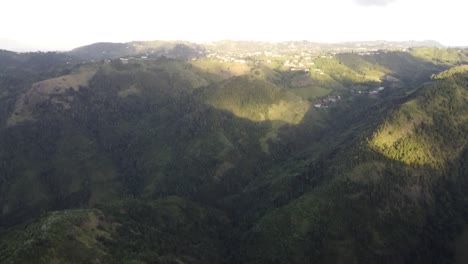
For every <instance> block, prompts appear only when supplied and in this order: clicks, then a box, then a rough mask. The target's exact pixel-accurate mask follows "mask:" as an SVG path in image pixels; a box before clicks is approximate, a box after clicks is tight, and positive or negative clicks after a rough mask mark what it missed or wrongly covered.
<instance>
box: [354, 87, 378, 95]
mask: <svg viewBox="0 0 468 264" xmlns="http://www.w3.org/2000/svg"><path fill="white" fill-rule="evenodd" d="M383 90H385V87H382V86H381V87H378V88H375V89H371V90H368V91H366V90H364V91H361V90H354V89H352V90H351V92H352V93H356V94H378V93H379V92H381V91H383Z"/></svg>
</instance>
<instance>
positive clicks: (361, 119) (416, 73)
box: [0, 41, 468, 264]
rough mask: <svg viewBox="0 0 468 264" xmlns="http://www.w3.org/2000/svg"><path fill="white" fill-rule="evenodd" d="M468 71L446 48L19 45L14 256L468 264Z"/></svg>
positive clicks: (7, 133)
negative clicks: (47, 48)
mask: <svg viewBox="0 0 468 264" xmlns="http://www.w3.org/2000/svg"><path fill="white" fill-rule="evenodd" d="M466 65H468V50H467V49H461V48H460V49H459V48H443V47H440V46H439V44H437V43H435V42H434V43H433V42H430V43H429V44H428V43H413V42H411V43H407V42H382V41H377V42H356V43H353V42H349V43H339V44H328V45H326V44H318V43H312V42H307V41H302V42H280V43H266V42H243V41H220V42H212V43H207V44H195V43H189V42H170V41H151V42H141V41H138V42H130V43H96V44H92V45H89V46H83V47H79V48H77V49H74V50H72V51H69V52H48V53H15V52H9V51H3V50H0V145H1V148H0V209H1V211H0V212H1V213H0V263H31V262H34V263H66V262H69V263H252V264H253V263H256V264H259V263H392V264H393V263H397V264H398V263H402V264H403V263H463V260H464V259H465V257H464V255H463V252H464V251H463V250H464V248H465V246H466V243H465V240H466V239H464V237H465V236H464V235H463V237H461V238H460V237H459V236H460V234H461V233H462V232H461V230H463V228H465V229H466V223H467V222H468V211H467V210H466V208H468V207H467V204H466V203H467V198H468V197H467V194H466V187H468V162H467V161H468V147H467V146H468V137H467V135H468V70H467V66H466ZM465 231H466V230H465ZM465 233H466V232H464V233H463V234H465ZM460 252H461V253H460Z"/></svg>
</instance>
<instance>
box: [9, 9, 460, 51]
mask: <svg viewBox="0 0 468 264" xmlns="http://www.w3.org/2000/svg"><path fill="white" fill-rule="evenodd" d="M467 7H468V1H466V0H170V1H159V0H131V1H121V0H113V1H112V0H1V2H0V8H1V11H2V12H1V15H0V25H1V26H0V49H10V50H18V51H24V50H69V49H72V48H75V47H78V46H81V45H86V44H91V43H94V42H102V41H109V42H126V41H132V40H159V39H162V40H189V41H195V42H207V41H216V40H223V39H233V40H259V41H285V40H309V41H320V42H338V41H356V40H398V41H401V40H426V39H433V40H437V41H440V42H441V43H442V44H444V45H449V46H457V45H460V46H461V45H463V46H466V45H468V34H466V29H467V28H466V27H467V21H466V16H465V13H466V10H467Z"/></svg>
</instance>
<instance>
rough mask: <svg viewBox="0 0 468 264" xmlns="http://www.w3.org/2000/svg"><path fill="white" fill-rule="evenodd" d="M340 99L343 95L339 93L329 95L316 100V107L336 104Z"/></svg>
mask: <svg viewBox="0 0 468 264" xmlns="http://www.w3.org/2000/svg"><path fill="white" fill-rule="evenodd" d="M339 100H341V96H339V95H336V96H328V97H327V98H325V99H321V100H319V101H317V102H315V104H314V107H315V108H328V107H329V106H330V105H331V104H334V103H336V102H337V101H339Z"/></svg>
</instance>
